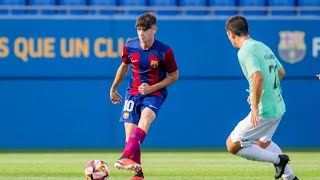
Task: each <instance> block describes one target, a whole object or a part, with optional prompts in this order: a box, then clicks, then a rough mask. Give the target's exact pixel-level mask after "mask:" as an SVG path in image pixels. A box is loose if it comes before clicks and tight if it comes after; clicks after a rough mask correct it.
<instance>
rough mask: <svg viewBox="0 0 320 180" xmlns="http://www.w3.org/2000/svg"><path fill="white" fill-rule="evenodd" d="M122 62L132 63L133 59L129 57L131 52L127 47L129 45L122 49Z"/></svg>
mask: <svg viewBox="0 0 320 180" xmlns="http://www.w3.org/2000/svg"><path fill="white" fill-rule="evenodd" d="M121 57H122V62H123V63H125V64H130V63H131V60H130V58H129V54H128V49H127V45H124V46H123V49H122V56H121Z"/></svg>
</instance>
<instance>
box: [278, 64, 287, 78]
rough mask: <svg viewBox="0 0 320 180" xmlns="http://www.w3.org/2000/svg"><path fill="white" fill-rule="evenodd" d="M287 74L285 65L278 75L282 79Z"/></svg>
mask: <svg viewBox="0 0 320 180" xmlns="http://www.w3.org/2000/svg"><path fill="white" fill-rule="evenodd" d="M285 75H286V71H285V70H284V68H283V67H281V68H280V69H279V71H278V76H279V79H280V80H282V78H283V77H284V76H285Z"/></svg>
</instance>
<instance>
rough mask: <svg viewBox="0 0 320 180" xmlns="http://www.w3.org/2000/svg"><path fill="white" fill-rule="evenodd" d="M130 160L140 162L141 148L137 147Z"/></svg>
mask: <svg viewBox="0 0 320 180" xmlns="http://www.w3.org/2000/svg"><path fill="white" fill-rule="evenodd" d="M132 160H133V161H134V162H136V163H139V164H141V149H140V148H139V149H137V151H136V152H135V153H134V155H133V156H132Z"/></svg>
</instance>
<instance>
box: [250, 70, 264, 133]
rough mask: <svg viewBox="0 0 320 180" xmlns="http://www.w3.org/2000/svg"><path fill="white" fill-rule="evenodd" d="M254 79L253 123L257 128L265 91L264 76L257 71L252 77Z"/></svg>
mask: <svg viewBox="0 0 320 180" xmlns="http://www.w3.org/2000/svg"><path fill="white" fill-rule="evenodd" d="M251 79H252V101H251V123H252V126H253V127H256V126H257V124H258V120H259V103H260V99H261V94H262V89H263V75H262V73H261V71H256V72H254V73H253V74H252V75H251Z"/></svg>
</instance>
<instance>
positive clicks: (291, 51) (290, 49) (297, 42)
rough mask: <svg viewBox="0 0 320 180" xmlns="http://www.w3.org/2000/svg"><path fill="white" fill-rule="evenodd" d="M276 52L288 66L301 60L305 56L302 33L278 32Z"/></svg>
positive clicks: (303, 34)
mask: <svg viewBox="0 0 320 180" xmlns="http://www.w3.org/2000/svg"><path fill="white" fill-rule="evenodd" d="M279 34H280V42H279V45H278V52H279V55H280V58H281V59H282V60H283V61H285V62H288V63H290V64H294V63H297V62H300V61H302V60H303V58H304V57H305V55H306V44H305V42H304V36H305V33H304V32H303V31H280V33H279Z"/></svg>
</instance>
